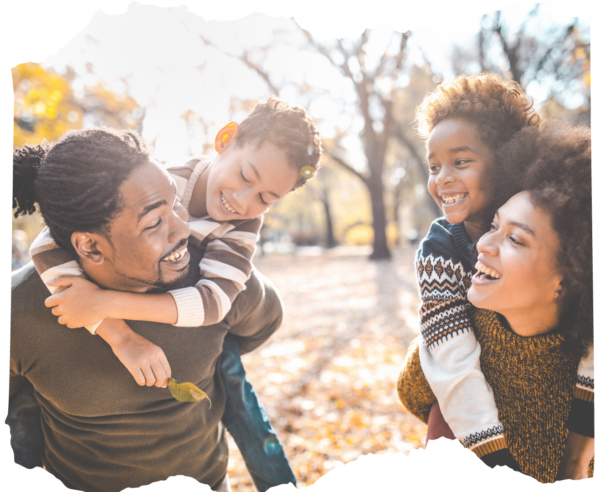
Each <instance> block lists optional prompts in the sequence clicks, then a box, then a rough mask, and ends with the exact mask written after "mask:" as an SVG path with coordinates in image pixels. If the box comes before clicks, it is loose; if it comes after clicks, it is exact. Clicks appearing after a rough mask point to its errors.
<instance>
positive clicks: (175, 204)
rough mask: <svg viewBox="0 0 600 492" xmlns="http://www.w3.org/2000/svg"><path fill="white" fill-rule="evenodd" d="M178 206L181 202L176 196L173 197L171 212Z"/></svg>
mask: <svg viewBox="0 0 600 492" xmlns="http://www.w3.org/2000/svg"><path fill="white" fill-rule="evenodd" d="M180 205H181V200H180V199H179V197H178V196H175V203H173V210H175V209H176V208H177V207H179V206H180Z"/></svg>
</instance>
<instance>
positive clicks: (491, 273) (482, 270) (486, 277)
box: [473, 261, 502, 285]
mask: <svg viewBox="0 0 600 492" xmlns="http://www.w3.org/2000/svg"><path fill="white" fill-rule="evenodd" d="M475 268H476V269H477V270H478V271H477V273H476V274H475V275H473V283H474V284H477V285H485V284H490V283H492V282H495V281H496V280H499V279H500V278H502V275H500V273H499V272H498V271H497V270H494V269H493V268H492V267H489V266H487V265H485V264H484V263H482V262H480V261H478V262H477V263H476V264H475Z"/></svg>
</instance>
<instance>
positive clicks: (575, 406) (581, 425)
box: [567, 348, 594, 437]
mask: <svg viewBox="0 0 600 492" xmlns="http://www.w3.org/2000/svg"><path fill="white" fill-rule="evenodd" d="M567 427H568V429H569V430H570V431H573V432H577V433H578V434H581V435H583V436H588V437H594V349H593V348H591V349H590V351H589V354H588V355H587V356H586V357H584V358H582V359H581V361H580V362H579V367H578V369H577V379H576V381H575V391H574V398H573V402H572V404H571V411H570V413H569V419H568V420H567Z"/></svg>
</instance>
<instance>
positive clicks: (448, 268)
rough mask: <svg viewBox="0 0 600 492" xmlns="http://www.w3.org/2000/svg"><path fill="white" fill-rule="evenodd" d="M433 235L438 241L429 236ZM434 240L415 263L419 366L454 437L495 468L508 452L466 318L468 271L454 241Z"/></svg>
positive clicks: (425, 244)
mask: <svg viewBox="0 0 600 492" xmlns="http://www.w3.org/2000/svg"><path fill="white" fill-rule="evenodd" d="M432 232H433V233H437V236H436V237H430V235H431V234H432ZM448 234H449V233H448ZM430 235H428V237H426V238H425V239H424V241H423V243H422V244H421V247H420V248H419V251H418V253H417V259H416V267H417V277H418V282H419V291H420V296H421V302H422V304H421V307H420V310H419V315H420V319H421V335H422V337H423V341H424V343H423V347H422V350H421V355H420V364H421V367H422V370H423V373H424V374H425V377H426V378H427V381H428V382H429V385H430V387H431V389H432V391H433V393H434V394H435V396H436V397H437V400H438V401H439V404H440V409H441V412H442V415H443V416H444V419H445V420H446V422H447V423H448V425H449V427H450V429H452V432H453V433H454V435H455V436H456V437H457V439H459V440H460V441H461V442H462V443H463V445H464V446H465V447H467V448H469V449H470V450H471V451H473V452H474V453H475V454H477V456H479V457H480V458H483V457H484V456H486V455H491V456H486V459H485V460H484V461H486V463H487V462H488V461H489V460H490V459H491V460H492V464H493V459H494V458H493V456H498V454H499V453H498V452H499V451H500V450H503V451H501V453H500V454H506V453H507V452H508V448H507V444H506V439H505V435H504V427H503V425H502V423H501V422H500V420H499V418H498V410H497V408H496V403H495V401H494V394H493V391H492V389H491V387H490V386H489V385H488V384H487V382H486V380H485V377H484V375H483V373H482V372H481V367H480V364H479V355H480V351H481V349H480V346H479V343H478V342H477V339H476V338H475V334H474V333H473V329H472V327H471V322H470V320H469V316H468V309H469V307H470V304H469V302H468V300H467V291H468V289H469V287H470V285H471V274H470V268H469V267H465V266H464V264H463V263H462V261H460V260H459V259H458V255H457V254H453V251H452V242H451V238H449V237H444V235H443V234H441V233H440V231H439V230H438V231H436V230H435V229H434V228H433V227H432V230H431V231H430ZM438 236H439V237H438ZM502 461H504V459H503V460H502ZM488 464H490V463H488Z"/></svg>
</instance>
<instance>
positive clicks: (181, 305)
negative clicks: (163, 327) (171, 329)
mask: <svg viewBox="0 0 600 492" xmlns="http://www.w3.org/2000/svg"><path fill="white" fill-rule="evenodd" d="M169 294H171V295H172V296H173V299H174V300H175V305H176V306H177V323H174V326H201V325H202V324H203V323H204V305H203V304H202V297H200V292H198V290H197V289H196V288H195V287H185V288H183V289H175V290H170V291H169Z"/></svg>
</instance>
